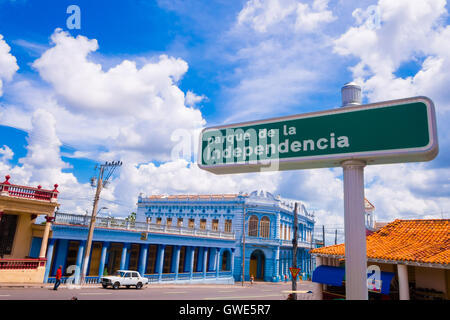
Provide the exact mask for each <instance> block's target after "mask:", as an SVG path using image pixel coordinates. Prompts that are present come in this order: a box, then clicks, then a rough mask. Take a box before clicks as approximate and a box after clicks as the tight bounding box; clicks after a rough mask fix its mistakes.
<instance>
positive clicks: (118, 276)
mask: <svg viewBox="0 0 450 320" xmlns="http://www.w3.org/2000/svg"><path fill="white" fill-rule="evenodd" d="M101 283H102V287H103V288H105V289H106V288H107V287H108V286H111V287H112V288H113V289H119V287H120V286H125V287H127V288H129V287H131V286H135V287H136V289H141V288H142V287H143V286H144V285H146V284H148V279H147V278H144V277H141V275H140V274H139V272H137V271H133V270H117V271H116V272H115V273H114V275H112V276H105V277H102V278H101Z"/></svg>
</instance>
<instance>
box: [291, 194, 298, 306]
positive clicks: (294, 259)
mask: <svg viewBox="0 0 450 320" xmlns="http://www.w3.org/2000/svg"><path fill="white" fill-rule="evenodd" d="M297 209H298V203H297V202H296V203H295V207H294V238H293V239H292V251H293V252H292V268H297V237H298V213H297ZM296 291H297V275H295V277H292V299H293V300H297V292H296Z"/></svg>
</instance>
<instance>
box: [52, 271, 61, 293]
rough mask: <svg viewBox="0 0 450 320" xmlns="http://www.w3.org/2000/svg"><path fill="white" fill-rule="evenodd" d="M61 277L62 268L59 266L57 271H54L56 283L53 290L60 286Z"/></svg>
mask: <svg viewBox="0 0 450 320" xmlns="http://www.w3.org/2000/svg"><path fill="white" fill-rule="evenodd" d="M61 276H62V266H59V268H58V270H56V277H55V279H56V281H55V286H54V287H53V290H58V287H59V285H60V284H61Z"/></svg>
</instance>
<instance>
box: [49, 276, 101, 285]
mask: <svg viewBox="0 0 450 320" xmlns="http://www.w3.org/2000/svg"><path fill="white" fill-rule="evenodd" d="M74 280H75V279H74V277H73V276H69V277H61V283H63V284H68V283H72V282H73V281H74ZM84 281H85V283H87V284H94V283H100V277H98V276H91V277H85V278H84ZM55 282H56V278H55V277H48V280H47V283H55Z"/></svg>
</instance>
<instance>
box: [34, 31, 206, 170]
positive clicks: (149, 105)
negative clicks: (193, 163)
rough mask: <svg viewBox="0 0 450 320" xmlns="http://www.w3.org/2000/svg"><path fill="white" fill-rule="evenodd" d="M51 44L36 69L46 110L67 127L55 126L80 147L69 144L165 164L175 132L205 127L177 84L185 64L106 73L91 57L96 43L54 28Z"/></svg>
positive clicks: (132, 66)
mask: <svg viewBox="0 0 450 320" xmlns="http://www.w3.org/2000/svg"><path fill="white" fill-rule="evenodd" d="M52 42H53V44H54V46H53V47H51V48H50V49H48V50H47V51H45V52H44V53H43V55H42V56H41V57H40V58H39V59H37V60H36V61H35V62H34V64H33V66H34V67H35V68H36V69H37V70H38V71H39V74H40V76H41V77H42V79H44V80H45V81H47V82H48V83H49V84H50V85H51V88H52V90H51V91H50V92H48V95H47V97H46V98H45V99H46V100H47V101H51V103H50V105H49V106H48V107H47V108H48V109H52V113H53V114H54V115H55V117H56V119H57V122H58V123H61V124H62V123H63V124H64V125H59V126H58V125H57V131H58V133H59V134H60V136H61V138H62V139H63V140H64V141H68V143H76V141H71V140H73V139H74V137H76V138H75V139H76V140H78V142H79V141H84V142H86V143H87V144H88V145H90V146H92V145H97V146H99V145H102V146H105V147H106V148H107V149H108V152H107V153H105V154H104V156H107V157H121V156H124V154H127V155H128V157H130V156H132V158H133V159H135V160H136V161H149V160H151V159H158V160H167V159H168V157H169V154H170V149H171V146H172V142H171V141H170V138H169V137H170V134H171V132H173V131H175V130H177V129H180V128H182V129H186V130H195V129H198V128H201V127H202V126H203V125H204V123H205V121H204V120H203V118H202V115H201V113H200V111H199V110H198V109H195V108H193V107H188V106H186V105H185V96H184V93H183V92H182V91H181V90H180V89H179V88H178V86H177V81H179V80H180V79H181V78H182V76H183V75H184V73H185V72H186V71H187V68H188V66H187V63H186V62H185V61H183V60H181V59H175V58H171V57H167V56H165V55H162V56H160V57H158V58H156V59H154V61H153V62H147V63H145V64H144V65H143V66H142V67H141V68H137V66H136V62H134V61H130V60H123V61H122V62H120V63H119V64H117V65H116V66H114V67H112V68H110V69H109V70H107V71H105V70H103V69H102V66H101V65H100V64H97V63H95V62H93V61H91V60H90V58H89V55H90V53H92V52H94V51H96V50H97V49H98V43H97V41H96V40H95V39H93V40H89V39H87V38H86V37H83V36H77V37H76V38H74V37H71V36H70V35H69V34H68V33H66V32H63V31H61V30H56V31H55V33H54V34H53V35H52ZM28 86H30V85H29V84H28ZM34 91H37V92H36V94H39V95H41V96H42V95H43V93H42V90H34ZM44 95H45V94H44ZM29 100H31V99H29ZM29 100H28V102H31V101H29ZM28 104H29V103H28ZM31 104H32V105H33V104H36V103H34V102H31ZM27 112H28V110H27ZM169 115H170V116H169ZM62 120H64V121H62ZM80 135H81V136H83V139H80V138H81V137H80ZM80 149H82V148H80ZM90 149H92V148H90Z"/></svg>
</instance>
